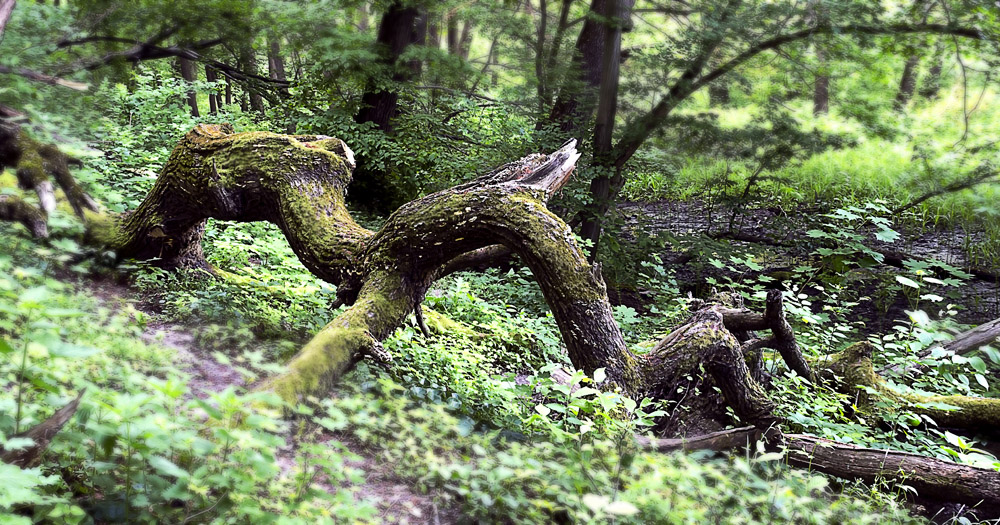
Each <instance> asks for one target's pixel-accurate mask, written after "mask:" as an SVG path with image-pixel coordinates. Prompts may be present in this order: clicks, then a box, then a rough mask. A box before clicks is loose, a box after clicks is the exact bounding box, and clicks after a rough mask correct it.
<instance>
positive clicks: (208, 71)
mask: <svg viewBox="0 0 1000 525" xmlns="http://www.w3.org/2000/svg"><path fill="white" fill-rule="evenodd" d="M205 80H206V81H208V82H212V83H215V82H217V81H218V80H219V74H218V73H217V72H216V71H215V68H213V67H212V66H209V65H206V66H205ZM208 112H209V113H210V114H212V115H214V114H216V113H218V112H219V90H218V88H216V87H212V89H211V91H209V92H208Z"/></svg>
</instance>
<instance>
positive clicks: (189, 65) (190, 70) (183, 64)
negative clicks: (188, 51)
mask: <svg viewBox="0 0 1000 525" xmlns="http://www.w3.org/2000/svg"><path fill="white" fill-rule="evenodd" d="M177 61H178V62H179V64H180V70H181V78H183V79H184V81H185V82H186V83H188V84H189V85H190V83H191V82H194V81H195V80H196V74H195V70H194V62H191V61H190V60H188V59H186V58H179V59H177ZM186 96H187V104H188V106H189V107H190V108H191V116H192V117H200V116H201V114H200V113H199V111H198V94H197V93H196V92H195V90H194V88H190V89H189V90H188V92H187V95H186Z"/></svg>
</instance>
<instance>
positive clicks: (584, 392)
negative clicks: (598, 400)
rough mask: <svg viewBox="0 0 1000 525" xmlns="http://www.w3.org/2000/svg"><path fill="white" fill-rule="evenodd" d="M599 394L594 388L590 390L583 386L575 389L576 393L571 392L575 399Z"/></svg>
mask: <svg viewBox="0 0 1000 525" xmlns="http://www.w3.org/2000/svg"><path fill="white" fill-rule="evenodd" d="M600 393H601V391H600V390H598V389H596V388H590V387H588V386H585V387H583V388H578V389H576V391H575V392H573V396H572V397H574V398H576V397H584V396H592V395H594V394H600Z"/></svg>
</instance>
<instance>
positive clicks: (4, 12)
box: [0, 0, 17, 37]
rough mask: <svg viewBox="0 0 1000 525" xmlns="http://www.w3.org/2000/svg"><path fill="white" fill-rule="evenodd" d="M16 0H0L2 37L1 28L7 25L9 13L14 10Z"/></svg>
mask: <svg viewBox="0 0 1000 525" xmlns="http://www.w3.org/2000/svg"><path fill="white" fill-rule="evenodd" d="M16 3H17V0H0V37H3V30H4V29H5V28H6V27H7V21H8V20H10V14H11V13H12V12H13V11H14V5H15V4H16Z"/></svg>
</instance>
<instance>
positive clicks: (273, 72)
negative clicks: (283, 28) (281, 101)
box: [267, 35, 289, 98]
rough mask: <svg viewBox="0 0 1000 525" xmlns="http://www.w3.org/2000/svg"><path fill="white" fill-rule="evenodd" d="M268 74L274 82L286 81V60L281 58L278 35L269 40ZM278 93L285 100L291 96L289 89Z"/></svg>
mask: <svg viewBox="0 0 1000 525" xmlns="http://www.w3.org/2000/svg"><path fill="white" fill-rule="evenodd" d="M267 74H268V76H269V77H270V78H273V79H274V80H280V81H282V82H284V81H285V59H284V58H282V56H281V44H279V43H278V37H277V35H271V36H269V37H268V39H267ZM278 93H280V94H281V96H282V97H285V98H287V97H288V96H289V94H288V88H287V87H282V88H281V89H280V90H278Z"/></svg>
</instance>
